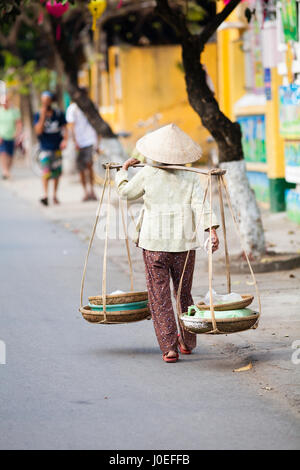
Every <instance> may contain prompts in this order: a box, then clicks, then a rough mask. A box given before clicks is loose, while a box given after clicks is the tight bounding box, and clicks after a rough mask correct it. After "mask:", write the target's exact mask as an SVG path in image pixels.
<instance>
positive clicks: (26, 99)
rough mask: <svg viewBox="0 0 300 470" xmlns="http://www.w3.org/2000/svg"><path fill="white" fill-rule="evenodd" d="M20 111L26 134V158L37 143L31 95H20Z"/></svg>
mask: <svg viewBox="0 0 300 470" xmlns="http://www.w3.org/2000/svg"><path fill="white" fill-rule="evenodd" d="M20 97H21V102H20V111H21V117H22V123H23V134H24V148H25V150H26V156H27V158H28V156H29V155H30V154H31V152H32V148H33V145H34V142H35V139H36V137H35V134H34V132H33V127H32V121H33V119H32V117H33V116H32V106H31V98H30V95H20Z"/></svg>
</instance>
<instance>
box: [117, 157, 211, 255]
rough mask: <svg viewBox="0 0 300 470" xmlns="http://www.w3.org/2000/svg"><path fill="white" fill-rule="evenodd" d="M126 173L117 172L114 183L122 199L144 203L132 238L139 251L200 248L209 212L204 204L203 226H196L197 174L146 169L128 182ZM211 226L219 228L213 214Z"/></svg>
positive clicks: (199, 205) (199, 193)
mask: <svg viewBox="0 0 300 470" xmlns="http://www.w3.org/2000/svg"><path fill="white" fill-rule="evenodd" d="M127 173H128V172H127V171H125V170H120V171H118V172H117V174H116V179H115V181H116V187H117V190H118V193H119V195H120V196H121V198H122V199H127V200H129V201H132V200H135V199H138V198H140V197H143V199H144V206H143V208H142V211H141V213H140V216H139V220H138V223H137V227H136V234H135V237H134V241H135V242H136V243H137V244H138V246H139V247H141V248H144V249H146V250H150V251H168V252H179V251H187V250H192V249H196V248H198V247H199V246H202V240H203V231H204V230H206V229H208V228H209V226H210V210H209V205H208V204H207V203H205V205H204V210H203V214H202V221H204V224H203V222H202V224H201V223H200V224H199V225H198V221H199V219H200V215H201V211H202V202H203V192H204V191H203V189H202V186H201V184H200V179H199V176H198V175H197V174H196V173H192V172H188V171H184V170H162V169H159V168H153V167H151V166H145V167H144V168H142V169H141V170H139V172H138V173H137V174H136V175H135V176H134V177H133V178H132V179H131V180H130V181H128V178H127ZM196 221H197V222H196ZM196 224H197V225H198V230H197V235H195V229H196ZM212 226H213V227H216V226H218V222H217V220H216V217H215V215H214V214H212Z"/></svg>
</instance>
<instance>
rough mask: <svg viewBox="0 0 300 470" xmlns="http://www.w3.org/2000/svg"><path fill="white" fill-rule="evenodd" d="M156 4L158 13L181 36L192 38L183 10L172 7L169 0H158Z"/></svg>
mask: <svg viewBox="0 0 300 470" xmlns="http://www.w3.org/2000/svg"><path fill="white" fill-rule="evenodd" d="M156 5H157V6H156V9H155V11H156V13H157V14H158V15H159V16H160V17H161V18H162V19H164V20H165V21H166V23H168V24H169V25H170V26H171V27H172V28H173V29H174V30H175V32H176V33H177V34H178V36H179V37H182V38H190V37H191V36H192V35H191V33H190V32H189V30H188V27H187V25H186V21H185V17H184V15H183V13H182V12H180V11H179V10H177V11H175V10H174V9H173V8H171V6H170V4H169V2H168V0H156Z"/></svg>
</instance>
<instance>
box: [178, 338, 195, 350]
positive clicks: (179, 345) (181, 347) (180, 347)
mask: <svg viewBox="0 0 300 470" xmlns="http://www.w3.org/2000/svg"><path fill="white" fill-rule="evenodd" d="M178 338H180V335H178ZM178 347H179V350H180V352H181V354H192V351H191V350H190V349H185V348H184V347H183V346H181V344H180V342H179V341H178Z"/></svg>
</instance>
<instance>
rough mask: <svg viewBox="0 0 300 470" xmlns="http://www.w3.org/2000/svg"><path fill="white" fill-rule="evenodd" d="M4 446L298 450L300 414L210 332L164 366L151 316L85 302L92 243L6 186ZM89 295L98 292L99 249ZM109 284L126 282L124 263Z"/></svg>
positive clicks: (0, 434)
mask: <svg viewBox="0 0 300 470" xmlns="http://www.w3.org/2000/svg"><path fill="white" fill-rule="evenodd" d="M0 217H1V230H0V259H1V264H0V300H1V302H0V309H1V316H0V339H1V340H3V341H5V343H6V346H7V364H6V365H0V383H1V385H0V387H1V388H0V416H1V418H0V448H1V449H116V448H119V449H215V448H219V449H229V448H233V449H254V448H255V449H263V448H269V449H274V448H278V449H295V448H299V447H300V445H299V433H300V421H299V418H298V417H297V416H296V414H292V413H291V412H290V411H289V410H288V409H284V408H283V407H282V405H280V404H279V403H278V402H276V401H274V400H271V399H268V396H267V395H264V396H260V395H259V393H258V390H257V389H256V387H255V385H254V384H253V383H251V382H250V379H249V377H250V376H249V375H247V374H233V373H232V368H233V359H232V360H231V357H230V356H226V355H225V356H224V355H223V354H222V351H220V350H219V349H218V348H217V347H215V346H214V345H213V344H214V342H213V341H211V340H210V341H208V340H206V339H202V338H201V346H199V347H198V349H197V352H196V353H195V354H194V355H193V356H191V357H187V358H184V359H182V360H181V361H180V362H179V363H177V364H165V363H163V362H162V360H161V356H160V352H159V350H158V348H157V345H156V342H155V338H154V333H153V329H152V324H151V322H150V321H145V322H141V323H137V324H134V325H130V326H126V325H118V326H96V325H95V326H93V325H89V324H88V323H86V322H85V321H84V320H83V319H82V318H81V317H80V314H79V312H78V310H77V309H78V297H79V284H80V276H81V268H82V262H83V258H84V255H85V252H86V243H84V242H83V241H81V240H80V239H79V238H78V237H77V236H76V235H74V234H72V233H70V232H67V231H65V230H64V229H63V228H62V227H61V226H59V225H56V224H54V223H53V222H49V221H46V220H45V219H44V218H43V216H42V215H41V213H40V212H35V209H34V208H32V207H31V206H27V205H26V204H25V203H23V202H22V201H21V200H20V199H17V198H16V197H15V196H13V195H11V194H10V193H8V192H7V190H6V189H4V188H3V186H0ZM94 258H95V259H93V260H92V263H91V267H90V270H89V282H88V294H90V293H94V292H97V291H99V290H100V289H99V281H98V279H99V276H98V274H99V270H100V266H98V265H97V262H98V260H97V259H96V257H94ZM110 268H111V270H110V281H109V285H110V286H111V288H112V289H117V288H121V289H122V288H125V287H126V285H127V280H126V278H125V277H124V274H123V273H122V272H119V270H118V267H117V266H111V267H110Z"/></svg>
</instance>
